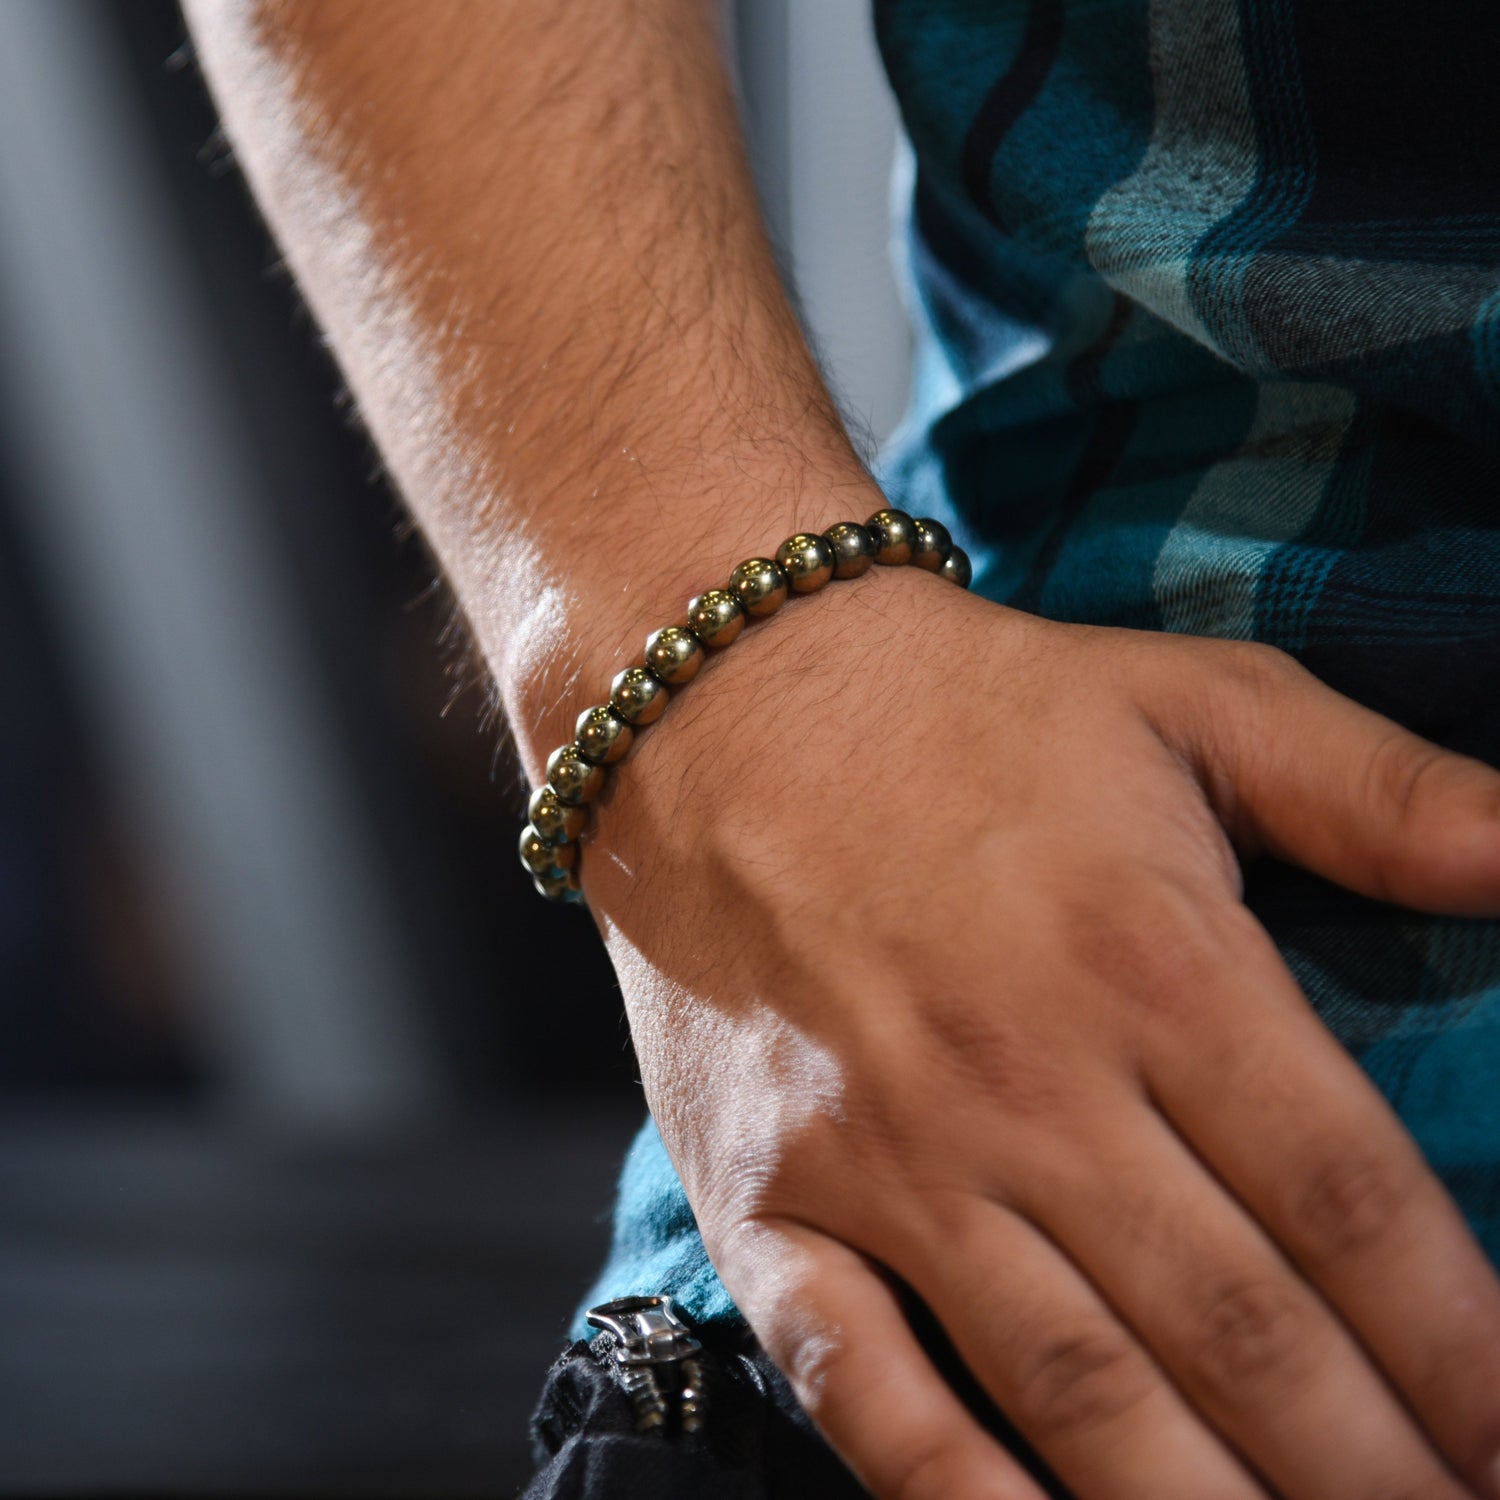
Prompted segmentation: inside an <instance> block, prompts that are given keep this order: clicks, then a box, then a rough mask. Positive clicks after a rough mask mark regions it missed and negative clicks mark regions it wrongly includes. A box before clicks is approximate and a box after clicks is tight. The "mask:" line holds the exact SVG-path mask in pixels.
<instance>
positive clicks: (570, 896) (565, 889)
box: [531, 867, 583, 901]
mask: <svg viewBox="0 0 1500 1500" xmlns="http://www.w3.org/2000/svg"><path fill="white" fill-rule="evenodd" d="M531 883H532V885H534V886H535V887H536V888H537V890H538V892H540V894H542V895H543V896H545V897H546V898H547V899H548V900H549V901H582V900H583V891H582V889H581V888H580V886H579V884H578V870H577V868H576V867H575V868H574V869H571V870H555V871H552V872H550V873H548V874H546V875H533V876H532V877H531Z"/></svg>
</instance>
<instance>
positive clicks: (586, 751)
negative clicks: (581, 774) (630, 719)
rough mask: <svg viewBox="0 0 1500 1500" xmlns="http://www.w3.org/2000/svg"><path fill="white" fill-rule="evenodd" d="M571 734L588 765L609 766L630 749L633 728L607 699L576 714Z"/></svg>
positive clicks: (633, 734)
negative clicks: (576, 718)
mask: <svg viewBox="0 0 1500 1500" xmlns="http://www.w3.org/2000/svg"><path fill="white" fill-rule="evenodd" d="M573 737H574V738H575V739H576V740H577V741H578V748H579V750H580V751H581V752H582V755H583V758H584V759H585V760H586V761H588V763H589V764H590V765H593V766H609V765H613V764H614V763H615V761H617V760H619V758H620V757H621V756H622V755H624V753H625V752H626V751H627V750H628V749H630V742H631V740H633V739H634V738H635V730H633V729H632V728H631V727H630V725H629V724H627V723H626V722H625V721H624V719H622V718H621V717H620V716H619V714H617V713H616V712H615V711H614V709H612V708H611V707H610V706H609V705H608V704H607V703H599V704H596V705H595V706H594V707H593V708H586V709H584V711H583V712H582V713H581V714H579V715H578V722H577V723H576V724H575V725H574V726H573Z"/></svg>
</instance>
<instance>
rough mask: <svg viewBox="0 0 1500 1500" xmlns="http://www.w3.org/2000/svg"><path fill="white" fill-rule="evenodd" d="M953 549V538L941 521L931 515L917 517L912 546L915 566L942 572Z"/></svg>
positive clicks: (929, 570) (912, 558)
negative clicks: (914, 538) (935, 519)
mask: <svg viewBox="0 0 1500 1500" xmlns="http://www.w3.org/2000/svg"><path fill="white" fill-rule="evenodd" d="M952 550H953V538H952V537H951V536H949V535H948V528H947V527H946V526H944V525H943V523H942V522H941V521H934V520H933V519H932V517H931V516H919V517H918V518H917V522H916V540H915V541H914V542H913V543H912V548H911V560H912V563H913V565H914V566H916V567H918V568H925V569H926V571H927V572H929V573H941V572H942V571H943V564H944V563H945V562H947V561H948V554H949V553H950V552H951V551H952Z"/></svg>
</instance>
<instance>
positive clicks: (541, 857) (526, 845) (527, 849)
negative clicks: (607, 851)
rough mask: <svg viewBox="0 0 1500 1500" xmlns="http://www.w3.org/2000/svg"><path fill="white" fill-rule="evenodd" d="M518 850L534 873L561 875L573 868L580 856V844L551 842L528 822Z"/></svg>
mask: <svg viewBox="0 0 1500 1500" xmlns="http://www.w3.org/2000/svg"><path fill="white" fill-rule="evenodd" d="M516 852H517V853H518V854H519V855H520V856H521V863H522V864H523V865H525V866H526V868H527V869H528V870H530V871H531V873H532V874H533V875H561V874H563V873H564V872H565V871H567V870H571V869H572V868H573V865H574V862H575V861H576V860H577V858H578V845H577V844H553V843H550V842H548V840H546V839H544V838H543V837H542V836H541V834H539V833H538V832H537V831H536V829H535V828H533V827H532V825H531V824H530V823H528V824H527V825H526V826H525V827H524V828H523V829H522V830H521V837H520V839H519V841H518V842H517V844H516Z"/></svg>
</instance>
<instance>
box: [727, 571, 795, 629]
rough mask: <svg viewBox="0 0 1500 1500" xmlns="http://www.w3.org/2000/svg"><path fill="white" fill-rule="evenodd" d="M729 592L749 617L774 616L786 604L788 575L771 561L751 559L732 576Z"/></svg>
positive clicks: (730, 576)
mask: <svg viewBox="0 0 1500 1500" xmlns="http://www.w3.org/2000/svg"><path fill="white" fill-rule="evenodd" d="M728 588H729V592H730V593H731V594H733V595H734V597H735V598H736V599H738V600H739V602H740V608H741V609H743V610H744V611H745V613H746V614H747V615H757V616H759V615H772V614H775V613H776V611H777V610H778V609H780V608H781V606H782V604H783V603H784V602H785V601H786V574H785V573H783V572H782V571H781V569H780V567H779V566H777V564H776V563H774V562H772V561H771V559H770V558H769V557H751V558H747V559H746V560H745V561H744V562H742V563H741V564H740V565H739V567H737V568H736V569H735V570H734V572H732V573H731V574H730V575H729V585H728Z"/></svg>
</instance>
